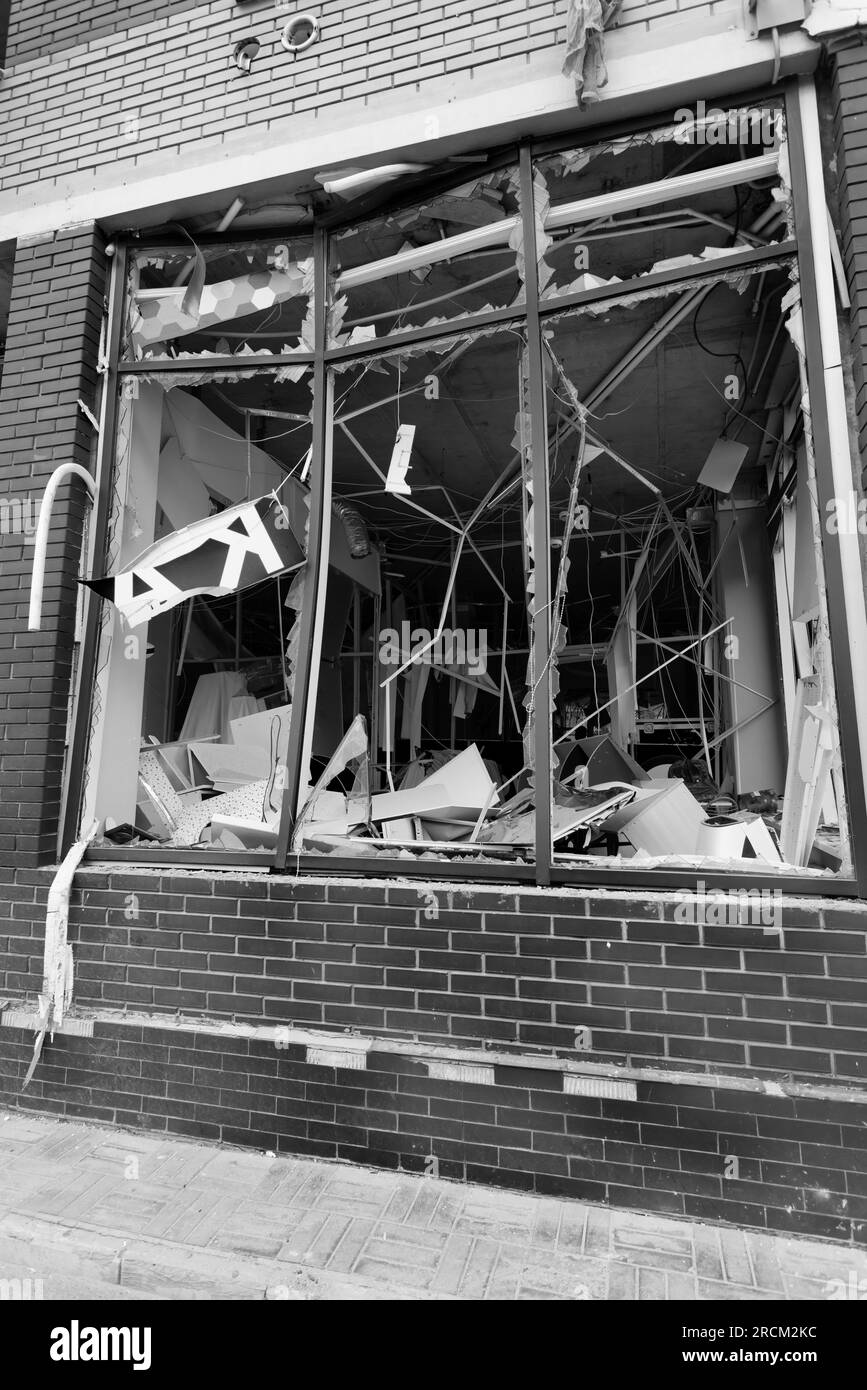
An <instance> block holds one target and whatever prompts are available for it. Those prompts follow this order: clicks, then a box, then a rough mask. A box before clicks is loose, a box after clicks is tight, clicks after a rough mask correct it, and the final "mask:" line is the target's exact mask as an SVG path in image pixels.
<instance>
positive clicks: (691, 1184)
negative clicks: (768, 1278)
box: [0, 1020, 867, 1243]
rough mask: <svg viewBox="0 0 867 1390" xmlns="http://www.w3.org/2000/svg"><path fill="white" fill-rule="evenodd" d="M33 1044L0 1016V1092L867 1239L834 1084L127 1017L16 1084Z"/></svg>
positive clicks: (201, 1130) (337, 1155)
mask: <svg viewBox="0 0 867 1390" xmlns="http://www.w3.org/2000/svg"><path fill="white" fill-rule="evenodd" d="M32 1052H33V1034H32V1033H30V1032H26V1031H24V1030H21V1029H15V1028H8V1027H0V1104H6V1105H10V1106H20V1107H22V1108H24V1109H32V1110H38V1111H47V1112H49V1113H55V1114H58V1115H67V1116H73V1117H77V1118H80V1119H89V1120H94V1121H96V1122H98V1123H105V1124H120V1125H126V1126H134V1127H142V1128H147V1129H149V1130H157V1131H166V1132H169V1133H177V1134H185V1135H193V1136H196V1137H198V1138H205V1139H213V1140H218V1141H222V1142H223V1143H229V1144H243V1145H250V1146H252V1147H256V1148H259V1149H265V1150H275V1151H279V1152H281V1153H298V1154H308V1155H316V1156H320V1157H322V1158H331V1159H345V1160H349V1161H351V1162H358V1163H368V1164H373V1165H376V1166H379V1167H388V1168H398V1167H400V1168H403V1169H405V1170H407V1171H410V1172H431V1171H437V1172H438V1174H439V1176H440V1177H445V1178H455V1179H459V1180H465V1181H468V1182H481V1183H491V1184H497V1185H500V1186H507V1187H516V1188H522V1189H524V1190H526V1191H531V1192H537V1193H540V1194H547V1195H556V1196H568V1197H575V1198H580V1199H583V1200H586V1201H593V1202H611V1203H612V1204H614V1205H616V1206H621V1207H624V1206H626V1207H639V1208H642V1209H644V1210H652V1211H662V1212H667V1213H671V1214H674V1215H681V1216H686V1217H690V1218H693V1219H699V1220H707V1219H712V1220H721V1221H729V1222H733V1223H735V1224H737V1225H741V1226H751V1227H761V1228H766V1229H770V1230H774V1231H784V1232H792V1233H795V1234H798V1235H804V1236H814V1237H821V1238H824V1239H832V1240H841V1241H850V1242H858V1243H865V1242H867V1123H865V1111H864V1106H863V1105H861V1104H852V1103H849V1102H847V1101H844V1100H834V1099H807V1098H800V1097H790V1096H771V1095H766V1094H763V1093H762V1092H756V1091H738V1090H732V1089H725V1088H718V1089H717V1088H711V1087H703V1086H691V1085H678V1084H667V1083H660V1082H639V1083H638V1088H637V1094H636V1099H635V1100H601V1099H595V1098H588V1097H583V1096H574V1095H567V1094H564V1091H563V1079H562V1076H561V1075H560V1074H558V1073H550V1074H547V1075H546V1074H544V1073H540V1072H539V1071H537V1070H535V1069H530V1068H521V1067H518V1066H515V1067H512V1066H508V1065H505V1066H497V1067H496V1068H495V1069H494V1078H493V1084H492V1085H488V1084H485V1085H476V1084H467V1083H463V1082H455V1081H443V1080H435V1079H432V1078H431V1077H430V1076H429V1074H428V1068H427V1066H426V1065H425V1063H424V1061H422V1060H416V1059H415V1058H409V1057H405V1056H400V1055H397V1054H393V1053H392V1054H390V1053H388V1052H387V1051H385V1050H383V1051H379V1050H378V1051H377V1052H375V1053H372V1054H369V1055H368V1058H367V1067H366V1069H364V1070H349V1069H343V1068H335V1067H330V1066H328V1067H326V1066H314V1065H310V1064H309V1063H308V1062H307V1061H306V1050H305V1048H304V1047H297V1046H291V1047H289V1048H286V1049H277V1048H275V1046H274V1045H273V1043H268V1042H264V1041H257V1040H252V1039H245V1038H231V1037H216V1036H211V1035H207V1034H203V1033H199V1034H195V1033H193V1032H184V1031H181V1030H177V1029H168V1028H166V1029H165V1030H161V1029H159V1028H144V1029H142V1028H141V1027H138V1026H136V1025H134V1024H133V1023H124V1022H123V1021H121V1020H118V1022H117V1023H99V1024H97V1026H96V1029H95V1033H94V1037H93V1038H88V1039H85V1038H74V1037H66V1036H62V1035H57V1036H56V1037H55V1039H54V1041H53V1043H51V1044H50V1045H49V1046H48V1047H47V1049H46V1051H45V1053H44V1054H43V1060H42V1062H40V1065H39V1067H38V1068H37V1072H36V1075H35V1077H34V1080H33V1081H32V1082H31V1085H30V1088H29V1090H28V1091H27V1092H25V1093H24V1094H23V1095H22V1094H21V1091H20V1086H21V1081H22V1079H23V1077H24V1074H25V1072H26V1070H27V1067H28V1065H29V1062H30V1058H31V1056H32ZM432 1159H435V1160H436V1164H437V1165H438V1166H437V1168H436V1169H434V1168H433V1166H432V1163H431V1160H432ZM732 1160H735V1162H733V1161H732Z"/></svg>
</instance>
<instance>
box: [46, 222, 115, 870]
mask: <svg viewBox="0 0 867 1390" xmlns="http://www.w3.org/2000/svg"><path fill="white" fill-rule="evenodd" d="M126 272H127V251H126V247H124V246H118V248H117V250H116V251H115V255H114V259H113V261H112V263H111V275H110V281H109V288H108V324H107V330H106V339H105V354H106V361H107V370H106V377H105V383H104V390H105V412H104V418H103V422H102V431H101V433H100V436H99V440H98V445H97V456H96V480H97V497H96V507H95V514H93V515H92V516H91V525H92V526H93V544H92V546H91V554H92V556H93V564H94V566H95V567H96V568H97V571H99V570H100V568H101V566H102V563H103V561H104V559H105V551H106V545H107V543H108V526H109V518H110V515H111V494H112V483H113V479H114V469H115V458H114V453H115V445H116V435H117V407H118V360H119V358H120V344H121V337H122V335H123V324H124V313H125V303H126ZM103 602H104V600H102V599H100V598H98V597H97V595H96V594H95V593H93V591H92V590H90V589H85V597H84V604H85V609H84V616H83V623H82V638H81V645H80V648H79V653H78V671H77V678H76V688H75V691H74V692H72V694H71V698H72V701H73V723H72V738H71V741H70V743H69V746H68V751H69V757H68V762H67V766H66V774H65V776H66V786H65V790H64V802H63V815H62V819H61V823H60V827H59V833H58V851H59V857H60V858H63V856H64V855H65V854H66V852H67V850H68V849H69V848H70V847H71V846H72V845H73V844H74V843H75V840H76V837H77V835H78V821H79V817H80V815H81V804H82V797H83V793H84V769H85V764H86V761H87V752H88V746H89V743H90V726H91V720H92V706H93V689H94V682H95V677H96V660H97V652H98V648H99V615H100V611H101V608H102V604H103ZM85 705H86V707H87V714H88V718H85V717H84V715H85Z"/></svg>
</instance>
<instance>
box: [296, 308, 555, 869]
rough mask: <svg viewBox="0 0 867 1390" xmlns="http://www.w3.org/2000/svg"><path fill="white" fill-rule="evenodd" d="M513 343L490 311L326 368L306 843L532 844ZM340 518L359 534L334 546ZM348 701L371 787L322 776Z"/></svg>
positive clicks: (465, 849) (354, 846)
mask: <svg viewBox="0 0 867 1390" xmlns="http://www.w3.org/2000/svg"><path fill="white" fill-rule="evenodd" d="M441 346H442V345H441V344H439V343H438V344H437V345H436V349H441ZM524 351H525V350H524V344H523V341H522V338H521V335H519V334H517V333H515V332H508V333H504V332H503V331H502V330H501V331H500V332H499V333H496V334H494V333H491V334H484V335H480V336H478V337H471V336H470V335H465V336H464V337H463V338H462V339H461V340H460V341H457V342H455V343H453V344H452V346H451V348H450V349H449V351H447V352H443V351H441V350H433V349H429V350H428V351H418V350H416V351H413V352H408V353H406V355H405V356H403V357H402V358H400V359H398V360H393V359H389V360H388V361H386V362H378V363H376V364H372V363H370V362H367V361H365V362H364V363H361V364H358V363H356V364H353V365H352V366H351V367H350V368H348V369H347V370H345V371H342V372H341V373H340V374H339V375H335V378H334V380H335V388H336V391H337V402H336V406H335V414H334V420H333V422H332V446H331V456H332V459H333V465H332V491H333V509H332V515H331V542H330V563H329V573H328V578H327V592H326V605H325V614H324V622H323V630H322V650H321V658H320V662H319V668H318V673H317V696H316V701H315V705H314V707H313V708H312V709H311V713H310V719H311V727H310V730H309V742H310V748H311V766H310V775H309V783H310V786H311V787H312V786H316V787H317V789H318V790H317V799H316V802H315V811H314V810H311V811H310V813H309V815H308V816H307V819H306V821H305V823H304V824H303V825H301V826H300V829H298V832H297V833H298V836H299V840H300V842H301V843H303V846H304V848H305V849H306V851H307V852H308V853H317V854H334V855H337V856H341V855H342V856H349V857H353V856H355V857H359V858H361V857H364V858H373V857H379V856H381V857H383V858H392V859H393V858H395V857H397V858H404V859H407V858H412V859H422V860H438V861H440V862H450V861H454V860H455V859H458V860H460V859H463V858H470V859H472V860H474V861H475V862H478V861H479V860H484V861H486V862H487V861H491V860H502V859H507V860H510V861H511V862H523V863H529V862H530V861H531V860H532V859H533V857H534V846H535V829H534V812H533V798H534V793H533V790H532V786H531V771H532V769H531V767H529V766H528V765H527V759H526V757H525V750H524V745H523V731H524V724H525V721H526V717H527V713H526V709H525V705H526V703H527V684H526V681H527V660H528V631H527V598H526V584H527V553H526V547H525V534H526V531H525V504H524V500H523V497H522V486H521V437H522V428H523V427H522V423H521V411H520V408H519V407H520V401H521V378H522V361H523V358H524ZM374 365H375V367H376V370H374V369H373V367H374ZM352 536H355V537H356V539H357V540H358V541H361V540H362V539H363V540H364V541H365V542H366V544H365V546H364V554H363V555H359V557H358V558H354V559H350V560H348V561H347V562H345V563H343V564H341V563H340V562H339V553H341V552H340V550H339V547H340V546H343V547H345V546H346V545H347V543H348V542H350V541H351V539H352ZM359 720H363V721H364V726H365V729H367V730H369V764H365V766H366V767H368V768H369V774H370V793H371V796H370V801H369V804H368V803H365V804H363V803H362V799H361V798H360V797H359V795H358V794H357V790H354V789H353V788H352V787H351V786H350V785H349V783H348V782H347V780H346V777H345V776H344V775H341V774H335V775H334V776H333V777H332V778H331V781H330V782H329V783H328V785H325V784H324V783H323V780H322V779H323V769H325V774H324V775H325V776H326V777H327V776H330V773H329V772H328V765H329V763H330V762H331V761H333V759H334V754H335V750H336V749H338V748H340V747H341V746H342V741H343V740H344V739H345V737H346V735H347V731H348V730H351V729H352V728H355V727H357V724H358V721H359ZM338 761H339V762H341V763H342V761H343V760H342V759H339V760H338ZM482 832H484V834H483V833H482ZM299 847H300V845H299Z"/></svg>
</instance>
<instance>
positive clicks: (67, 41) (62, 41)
mask: <svg viewBox="0 0 867 1390" xmlns="http://www.w3.org/2000/svg"><path fill="white" fill-rule="evenodd" d="M198 3H199V0H87V3H86V4H85V5H81V3H80V0H12V7H11V14H10V20H9V40H8V47H7V53H6V58H7V62H8V64H9V65H10V66H11V65H12V64H13V63H20V62H24V61H26V60H27V59H30V58H41V57H45V56H46V55H47V54H50V53H59V52H62V51H63V49H66V48H75V47H77V46H78V45H79V44H82V43H92V42H93V41H94V40H96V39H100V38H105V37H107V36H108V35H109V34H122V33H125V32H126V31H127V30H128V29H131V28H132V27H134V26H135V25H139V24H148V23H153V21H154V20H158V19H161V20H166V19H168V18H169V16H176V15H179V14H183V12H184V11H185V10H191V9H193V8H194V7H195V6H196V5H197V4H198Z"/></svg>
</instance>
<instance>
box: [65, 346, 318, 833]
mask: <svg viewBox="0 0 867 1390" xmlns="http://www.w3.org/2000/svg"><path fill="white" fill-rule="evenodd" d="M159 375H160V374H159V373H155V374H154V376H155V377H158V376H159ZM218 376H219V374H214V376H213V377H212V378H211V379H209V380H208V381H207V382H205V383H203V384H201V385H194V386H189V387H182V386H178V385H176V384H175V383H174V382H170V383H169V385H170V386H171V389H170V390H169V389H167V387H166V385H164V384H162V383H161V382H160V381H159V380H143V379H142V377H141V376H140V375H138V374H135V375H127V376H124V377H122V378H121V392H120V402H119V412H118V417H119V418H118V432H117V464H116V478H115V493H114V501H113V514H112V522H111V528H110V537H109V549H108V555H107V560H106V565H105V569H104V570H103V572H102V573H101V574H98V575H97V576H94V578H93V579H92V580H91V581H89V582H90V583H91V584H92V587H94V588H95V589H96V591H97V592H98V593H99V594H100V595H101V596H102V597H103V598H104V599H105V600H106V601H105V603H104V605H103V609H102V613H103V630H102V645H101V652H100V659H99V663H98V673H97V680H96V686H97V689H96V704H97V708H98V710H99V711H100V719H99V722H98V725H97V728H96V733H95V740H94V744H93V746H92V748H91V765H90V771H89V775H88V786H87V793H86V795H87V799H88V803H89V810H90V813H91V815H92V817H94V818H95V819H97V820H98V821H99V823H100V829H101V839H102V840H103V841H104V842H106V843H123V844H130V843H132V844H136V845H141V844H157V845H165V846H168V847H171V848H174V849H178V848H183V849H189V850H191V851H195V852H198V851H208V850H211V849H222V850H227V849H231V850H237V851H242V850H243V851H260V850H261V851H264V852H268V853H273V849H274V846H275V844H276V839H277V834H278V831H279V822H280V815H281V811H282V801H283V790H284V787H285V771H286V758H287V750H288V739H289V732H290V723H291V718H292V694H293V661H292V633H293V609H297V607H298V603H299V599H298V591H297V588H296V587H295V584H294V580H295V578H296V577H297V575H298V574H300V573H303V570H304V567H305V562H306V556H307V545H308V523H309V484H308V483H307V482H306V481H305V480H304V475H305V465H306V462H307V459H308V457H309V452H310V446H311V437H312V425H311V421H310V412H311V405H312V401H311V393H310V385H311V376H312V374H310V373H308V376H307V379H306V380H302V381H299V382H286V381H279V382H278V381H277V380H276V379H275V374H274V373H273V372H272V374H271V378H270V379H266V378H263V377H262V376H260V375H257V376H256V377H255V378H247V379H245V380H243V381H240V382H237V383H228V382H225V381H223V380H218Z"/></svg>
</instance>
